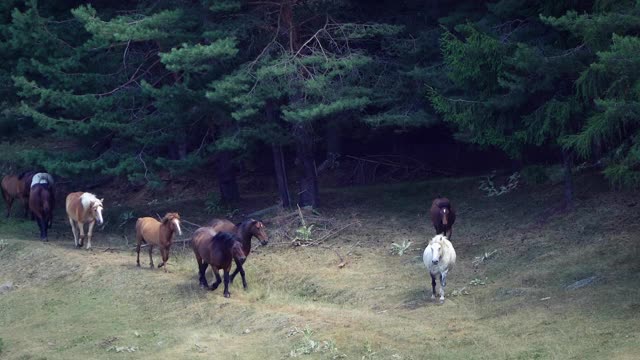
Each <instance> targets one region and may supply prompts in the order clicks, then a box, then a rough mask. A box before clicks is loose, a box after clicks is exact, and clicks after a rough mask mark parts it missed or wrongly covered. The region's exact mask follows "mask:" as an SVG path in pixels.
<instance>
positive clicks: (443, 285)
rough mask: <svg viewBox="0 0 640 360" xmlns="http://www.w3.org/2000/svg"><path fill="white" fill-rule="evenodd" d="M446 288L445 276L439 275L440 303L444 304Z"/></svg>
mask: <svg viewBox="0 0 640 360" xmlns="http://www.w3.org/2000/svg"><path fill="white" fill-rule="evenodd" d="M445 286H447V274H446V273H445V274H440V303H441V304H442V303H443V302H444V287H445Z"/></svg>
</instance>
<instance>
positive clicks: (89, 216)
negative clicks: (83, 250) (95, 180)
mask: <svg viewBox="0 0 640 360" xmlns="http://www.w3.org/2000/svg"><path fill="white" fill-rule="evenodd" d="M103 200H104V199H98V198H97V197H96V196H95V195H93V194H92V193H88V192H72V193H71V194H69V195H67V201H66V204H65V205H66V209H67V216H68V217H69V224H71V231H72V232H73V241H74V242H75V244H76V247H79V248H80V247H82V244H83V242H84V237H85V235H84V224H89V229H88V230H87V235H86V236H87V250H89V249H91V237H92V236H93V226H94V225H95V223H96V221H97V222H98V225H101V224H102V208H103V207H102V201H103ZM76 227H77V228H78V229H79V230H80V241H78V230H77V229H76Z"/></svg>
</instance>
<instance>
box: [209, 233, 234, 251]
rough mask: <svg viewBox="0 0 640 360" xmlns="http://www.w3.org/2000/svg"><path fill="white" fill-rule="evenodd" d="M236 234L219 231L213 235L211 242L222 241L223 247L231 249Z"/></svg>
mask: <svg viewBox="0 0 640 360" xmlns="http://www.w3.org/2000/svg"><path fill="white" fill-rule="evenodd" d="M236 238H237V235H235V234H232V233H230V232H224V231H223V232H219V233H217V234H215V235H214V236H213V239H212V241H211V244H212V245H213V244H215V243H222V245H223V247H224V248H225V249H231V248H232V247H233V245H234V244H235V242H236V241H237V240H236Z"/></svg>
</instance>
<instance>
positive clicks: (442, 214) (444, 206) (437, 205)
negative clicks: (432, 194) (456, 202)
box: [429, 196, 456, 239]
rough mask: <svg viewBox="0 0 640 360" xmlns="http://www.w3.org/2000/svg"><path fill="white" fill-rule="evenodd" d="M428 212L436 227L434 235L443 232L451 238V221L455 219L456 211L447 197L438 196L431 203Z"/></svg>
mask: <svg viewBox="0 0 640 360" xmlns="http://www.w3.org/2000/svg"><path fill="white" fill-rule="evenodd" d="M429 212H430V213H431V222H432V223H433V227H434V228H435V229H436V235H438V234H443V235H444V236H446V237H447V238H449V239H451V234H452V233H453V223H454V222H455V221H456V212H455V210H454V209H453V206H451V202H450V201H449V199H447V198H444V197H440V196H438V198H436V199H434V200H433V202H432V203H431V209H430V210H429ZM447 233H448V234H447Z"/></svg>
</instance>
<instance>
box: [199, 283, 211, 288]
mask: <svg viewBox="0 0 640 360" xmlns="http://www.w3.org/2000/svg"><path fill="white" fill-rule="evenodd" d="M200 288H201V289H207V288H209V285H207V284H204V283H200Z"/></svg>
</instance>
